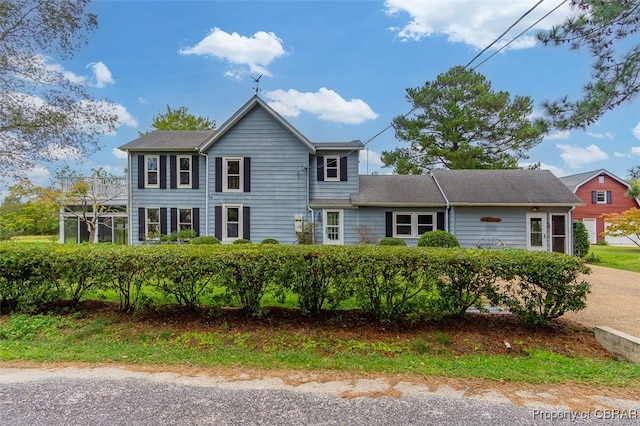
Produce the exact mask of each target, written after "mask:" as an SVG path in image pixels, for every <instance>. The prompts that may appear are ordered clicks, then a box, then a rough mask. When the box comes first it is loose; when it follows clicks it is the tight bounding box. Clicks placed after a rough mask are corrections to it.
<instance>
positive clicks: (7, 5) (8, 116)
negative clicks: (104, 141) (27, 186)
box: [0, 0, 117, 179]
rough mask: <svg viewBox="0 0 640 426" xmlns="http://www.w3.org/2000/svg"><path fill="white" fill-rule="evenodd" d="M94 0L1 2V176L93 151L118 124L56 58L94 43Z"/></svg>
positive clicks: (22, 0) (0, 177)
mask: <svg viewBox="0 0 640 426" xmlns="http://www.w3.org/2000/svg"><path fill="white" fill-rule="evenodd" d="M88 3H89V0H56V1H49V0H0V92H1V93H2V96H0V179H2V178H8V177H11V176H16V175H17V174H18V172H19V171H21V170H25V169H27V168H29V167H31V166H32V165H33V164H34V163H35V162H37V161H49V160H55V159H57V158H58V156H59V152H60V150H64V151H65V152H73V153H74V154H75V155H77V156H86V155H87V154H88V153H90V152H93V151H94V150H95V149H97V148H98V136H99V135H102V134H104V133H106V132H109V131H112V130H114V128H115V124H116V121H117V117H116V116H115V114H113V113H111V112H108V111H109V108H108V103H107V102H106V101H96V100H94V99H93V98H92V97H91V96H90V95H89V93H88V92H87V87H86V85H85V84H84V82H82V81H78V79H73V78H70V77H69V73H67V72H66V71H65V70H64V68H63V67H62V66H60V65H59V64H56V63H54V61H57V60H63V59H68V58H69V57H71V56H72V55H73V53H74V52H75V51H76V50H77V49H79V48H80V47H81V46H82V45H84V44H85V43H86V41H87V39H86V34H87V33H88V32H90V31H92V30H94V29H95V28H96V27H97V25H98V22H97V19H96V16H95V15H94V14H91V13H87V12H86V11H85V8H86V6H87V4H88Z"/></svg>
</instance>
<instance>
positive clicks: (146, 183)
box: [144, 155, 160, 188]
mask: <svg viewBox="0 0 640 426" xmlns="http://www.w3.org/2000/svg"><path fill="white" fill-rule="evenodd" d="M151 159H155V160H156V169H155V170H149V160H151ZM149 173H155V174H156V183H149ZM144 187H145V188H160V156H159V155H145V156H144Z"/></svg>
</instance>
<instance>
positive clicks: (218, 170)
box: [216, 157, 222, 192]
mask: <svg viewBox="0 0 640 426" xmlns="http://www.w3.org/2000/svg"><path fill="white" fill-rule="evenodd" d="M216 192H222V157H216Z"/></svg>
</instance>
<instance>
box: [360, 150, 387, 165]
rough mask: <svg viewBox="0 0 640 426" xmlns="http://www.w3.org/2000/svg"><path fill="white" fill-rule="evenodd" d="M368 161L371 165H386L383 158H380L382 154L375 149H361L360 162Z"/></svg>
mask: <svg viewBox="0 0 640 426" xmlns="http://www.w3.org/2000/svg"><path fill="white" fill-rule="evenodd" d="M367 163H368V164H369V165H370V166H379V167H384V163H383V162H382V158H380V154H378V153H377V152H374V151H369V150H368V149H363V150H362V151H360V164H367Z"/></svg>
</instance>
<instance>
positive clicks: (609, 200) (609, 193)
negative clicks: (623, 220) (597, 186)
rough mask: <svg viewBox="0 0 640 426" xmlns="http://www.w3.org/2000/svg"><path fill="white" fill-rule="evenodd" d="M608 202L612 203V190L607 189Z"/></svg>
mask: <svg viewBox="0 0 640 426" xmlns="http://www.w3.org/2000/svg"><path fill="white" fill-rule="evenodd" d="M607 204H611V191H607Z"/></svg>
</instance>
